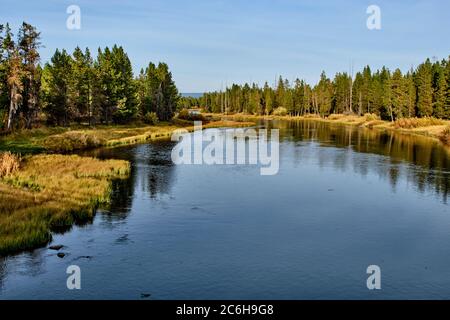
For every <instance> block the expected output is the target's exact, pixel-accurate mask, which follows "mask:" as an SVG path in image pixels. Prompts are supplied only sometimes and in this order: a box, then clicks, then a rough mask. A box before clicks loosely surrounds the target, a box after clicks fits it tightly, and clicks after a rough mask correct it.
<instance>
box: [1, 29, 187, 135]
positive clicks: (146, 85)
mask: <svg viewBox="0 0 450 320" xmlns="http://www.w3.org/2000/svg"><path fill="white" fill-rule="evenodd" d="M39 39H40V33H39V32H37V30H36V28H35V27H33V26H31V25H30V24H27V23H25V22H24V23H23V24H22V26H21V27H20V29H19V32H18V36H17V41H14V37H13V34H12V32H11V30H10V28H9V25H8V24H6V25H0V129H8V130H13V129H15V128H31V127H32V126H33V125H34V124H36V123H37V122H38V121H39V120H46V121H47V123H48V124H53V125H59V126H69V125H70V124H71V123H73V122H77V123H79V124H81V123H84V124H89V125H93V124H96V123H105V124H110V123H126V122H130V121H132V120H134V119H136V117H138V116H139V117H141V120H146V118H147V120H148V114H149V112H154V113H155V114H156V115H157V117H158V118H159V120H164V121H166V120H170V119H171V118H172V117H173V114H174V112H175V109H176V107H177V105H178V99H179V96H178V90H177V88H176V86H175V83H174V81H173V80H172V74H171V73H170V72H169V67H168V66H167V64H165V63H159V64H158V66H157V67H156V66H155V65H153V64H150V65H149V68H147V70H146V72H145V73H144V72H141V75H140V76H139V77H138V78H137V79H135V78H134V76H133V70H132V66H131V62H130V59H129V58H128V55H127V54H126V52H125V51H124V49H123V48H122V47H120V46H117V45H114V46H113V47H112V48H111V49H110V48H108V47H106V48H105V49H101V48H99V49H98V53H97V57H96V59H93V57H92V56H91V53H90V51H89V49H88V48H86V49H85V50H84V51H83V50H81V49H80V48H79V47H76V48H75V50H74V52H73V54H69V53H68V52H67V51H66V50H64V49H63V50H58V49H57V50H56V51H55V53H54V55H53V57H52V58H51V60H50V61H49V62H48V63H47V64H46V65H45V66H44V67H43V68H41V66H40V65H39V52H38V49H39V47H40V42H39ZM42 115H45V117H44V116H42ZM152 122H153V120H152Z"/></svg>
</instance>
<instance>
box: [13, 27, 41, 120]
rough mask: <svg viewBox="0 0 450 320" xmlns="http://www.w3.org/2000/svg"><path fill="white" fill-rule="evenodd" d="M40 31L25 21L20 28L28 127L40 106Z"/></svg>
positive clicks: (24, 103) (24, 101)
mask: <svg viewBox="0 0 450 320" xmlns="http://www.w3.org/2000/svg"><path fill="white" fill-rule="evenodd" d="M39 40H40V33H39V32H37V30H36V28H35V27H33V26H32V25H30V24H28V23H26V22H24V23H23V24H22V27H21V28H20V30H19V37H18V49H19V53H20V55H21V58H22V61H23V68H24V73H25V78H24V79H23V87H24V92H23V101H22V114H23V116H24V119H25V126H26V128H31V126H32V123H33V121H34V120H35V118H36V117H37V113H38V107H39V105H38V104H39V101H38V98H39V87H40V83H41V81H40V76H41V75H40V69H39V68H38V63H39V52H38V49H39V47H40V46H41V43H40V42H39Z"/></svg>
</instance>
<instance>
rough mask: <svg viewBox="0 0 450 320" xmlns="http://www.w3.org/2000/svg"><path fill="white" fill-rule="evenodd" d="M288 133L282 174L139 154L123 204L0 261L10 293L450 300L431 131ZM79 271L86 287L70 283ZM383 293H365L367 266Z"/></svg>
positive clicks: (449, 236)
mask: <svg viewBox="0 0 450 320" xmlns="http://www.w3.org/2000/svg"><path fill="white" fill-rule="evenodd" d="M263 125H265V126H268V127H276V128H280V129H281V131H280V134H281V141H280V170H279V173H278V174H277V175H275V176H261V175H260V171H259V167H257V166H244V165H240V166H238V165H236V166H219V165H217V166H189V165H182V166H175V165H174V164H173V163H172V161H171V158H170V152H171V149H172V147H173V143H172V142H169V141H167V142H158V143H155V144H146V145H137V146H130V147H123V148H117V149H109V150H96V151H94V152H91V154H94V155H95V156H97V157H100V158H119V159H126V160H130V161H131V163H132V174H131V176H130V178H129V179H127V180H125V181H120V182H115V183H114V193H113V197H112V204H111V206H110V207H109V208H107V209H102V210H99V212H98V214H97V215H96V217H95V219H94V221H93V223H92V224H88V225H84V226H75V227H73V228H72V230H71V231H69V232H67V233H65V234H59V235H55V236H54V241H53V242H52V244H62V245H64V246H65V247H64V248H63V249H62V250H61V251H63V252H65V253H66V254H67V255H66V256H65V257H64V258H63V259H60V258H58V257H57V256H56V252H55V251H52V250H49V249H47V248H42V249H38V250H35V251H33V252H27V253H22V254H19V255H16V256H10V257H6V258H0V299H44V298H55V299H94V298H95V299H110V298H112V299H141V297H142V296H141V295H142V294H151V296H150V297H149V298H150V299H382V298H388V299H396V298H406V299H408V298H409V299H413V298H414V299H417V298H438V299H439V298H447V299H448V298H450V206H449V204H448V192H449V190H450V154H449V152H448V151H447V150H445V149H444V148H442V147H441V146H440V145H439V144H438V143H435V142H433V141H430V140H428V139H425V138H420V137H412V136H406V135H399V134H392V133H381V132H378V131H374V130H369V129H365V130H363V129H356V128H349V127H345V126H338V125H336V126H334V125H328V124H321V123H315V122H309V121H300V122H267V123H263ZM72 264H75V265H78V266H80V268H81V272H82V289H81V290H78V291H77V290H75V291H70V290H68V289H67V288H66V277H67V275H66V273H65V271H66V268H67V266H69V265H72ZM372 264H376V265H379V266H380V267H381V271H382V290H379V291H369V290H368V289H367V287H366V279H367V274H366V268H367V266H369V265H372Z"/></svg>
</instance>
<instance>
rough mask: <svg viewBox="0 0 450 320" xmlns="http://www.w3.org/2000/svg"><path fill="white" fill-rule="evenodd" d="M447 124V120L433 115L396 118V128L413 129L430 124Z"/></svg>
mask: <svg viewBox="0 0 450 320" xmlns="http://www.w3.org/2000/svg"><path fill="white" fill-rule="evenodd" d="M443 124H445V120H441V119H436V118H432V117H425V118H400V119H397V120H395V122H394V127H395V128H403V129H413V128H420V127H429V126H440V125H443Z"/></svg>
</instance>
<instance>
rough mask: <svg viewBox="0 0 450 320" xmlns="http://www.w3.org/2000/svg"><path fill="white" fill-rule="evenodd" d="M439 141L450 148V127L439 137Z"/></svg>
mask: <svg viewBox="0 0 450 320" xmlns="http://www.w3.org/2000/svg"><path fill="white" fill-rule="evenodd" d="M439 139H440V140H441V141H442V142H443V143H444V144H446V145H448V146H450V126H448V127H447V128H445V129H444V131H442V133H441V134H440V135H439Z"/></svg>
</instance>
